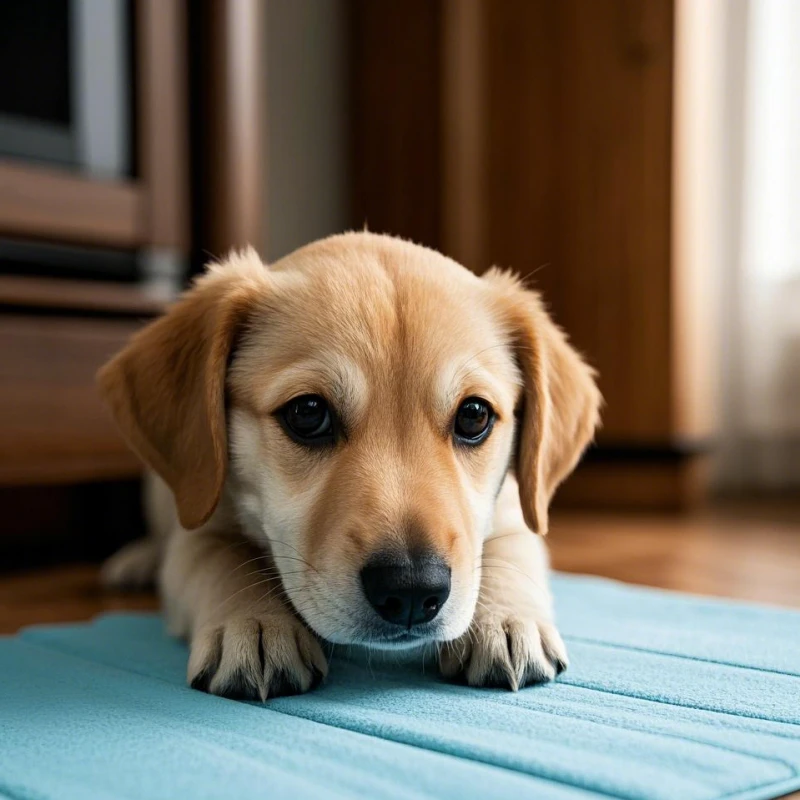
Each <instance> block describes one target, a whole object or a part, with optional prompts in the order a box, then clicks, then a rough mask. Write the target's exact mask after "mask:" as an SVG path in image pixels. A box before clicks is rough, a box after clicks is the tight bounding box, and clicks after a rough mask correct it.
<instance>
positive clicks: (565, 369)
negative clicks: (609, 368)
mask: <svg viewBox="0 0 800 800" xmlns="http://www.w3.org/2000/svg"><path fill="white" fill-rule="evenodd" d="M485 279H486V280H487V281H488V282H489V283H491V284H492V285H493V287H494V289H495V290H496V291H497V295H496V298H497V302H498V305H499V309H498V313H499V315H500V317H501V319H503V320H504V323H505V325H507V330H508V336H509V340H510V342H511V345H512V347H513V348H514V351H515V353H516V357H517V363H518V365H519V367H520V370H521V372H522V384H523V386H522V399H521V406H520V409H519V413H520V421H519V425H520V428H519V431H518V439H517V452H516V458H515V472H516V476H517V481H518V483H519V492H520V501H521V504H522V513H523V516H524V517H525V522H526V523H527V525H528V527H529V528H530V529H531V530H532V531H534V532H536V533H540V534H543V535H544V534H546V533H547V527H548V522H547V511H548V507H549V505H550V500H551V498H552V496H553V494H554V493H555V491H556V489H557V488H558V486H559V484H560V483H561V482H562V481H563V480H564V479H565V478H566V477H567V476H568V475H569V474H570V473H571V472H572V470H573V469H574V468H575V465H576V464H577V463H578V460H579V459H580V457H581V455H582V454H583V451H584V450H585V449H586V446H587V445H588V444H589V442H591V440H592V439H593V438H594V434H595V430H596V429H597V427H598V425H599V423H600V407H601V405H602V397H601V395H600V391H599V390H598V388H597V384H596V383H595V379H594V378H595V372H594V370H593V369H592V368H591V367H590V366H589V365H588V364H586V362H585V361H584V360H583V358H582V357H581V356H580V354H579V353H578V352H577V351H576V350H575V349H574V348H573V347H572V346H571V345H570V344H569V342H568V341H567V337H566V336H565V334H564V332H563V331H562V330H561V329H560V328H559V327H558V326H557V325H555V324H554V323H553V321H552V320H551V319H550V316H549V315H548V313H547V311H546V310H545V309H544V307H543V305H542V302H541V299H540V297H539V295H538V294H537V293H535V292H531V291H527V290H525V289H523V288H522V287H521V285H520V282H519V280H518V279H517V278H516V277H515V276H513V275H512V274H509V273H503V272H499V271H497V270H490V271H489V272H488V273H487V274H486V276H485Z"/></svg>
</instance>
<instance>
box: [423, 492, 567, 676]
mask: <svg viewBox="0 0 800 800" xmlns="http://www.w3.org/2000/svg"><path fill="white" fill-rule="evenodd" d="M518 497H519V495H518V493H517V484H516V481H515V480H514V479H513V478H508V479H507V480H506V483H505V485H504V487H503V490H502V491H501V493H500V496H499V497H498V502H497V510H496V512H495V519H494V528H493V530H492V534H491V535H490V537H489V538H488V539H487V541H486V542H485V544H484V547H483V555H482V559H481V586H480V593H479V595H478V604H477V607H476V609H475V616H474V617H473V620H472V624H471V625H470V628H469V630H468V631H467V633H466V634H464V635H463V636H461V637H460V638H459V639H456V640H455V641H453V642H449V643H447V644H446V645H444V646H443V648H442V651H441V654H440V658H439V663H440V667H441V670H442V674H443V675H445V677H451V678H452V677H463V678H464V679H465V680H466V682H467V683H468V684H469V685H470V686H504V687H508V688H510V689H513V690H514V691H516V690H517V689H519V688H522V687H523V686H527V685H528V684H530V683H540V682H543V681H549V680H552V679H553V678H554V677H555V676H556V675H558V674H559V673H561V672H563V670H565V669H566V667H567V653H566V648H565V647H564V642H563V641H562V639H561V636H560V635H559V633H558V630H557V629H556V627H555V625H554V623H553V611H552V598H551V595H550V589H549V582H548V570H549V564H548V558H547V550H546V548H545V545H544V542H543V541H542V539H541V537H540V536H537V535H536V534H534V533H531V531H530V530H529V529H528V528H527V527H526V525H525V522H524V520H523V518H522V511H521V509H520V505H519V499H518Z"/></svg>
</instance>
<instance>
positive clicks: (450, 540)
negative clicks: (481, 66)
mask: <svg viewBox="0 0 800 800" xmlns="http://www.w3.org/2000/svg"><path fill="white" fill-rule="evenodd" d="M100 383H101V386H102V387H103V389H104V390H105V393H106V396H107V399H108V401H109V403H110V405H111V408H112V410H113V411H114V413H115V416H116V418H117V420H118V422H119V424H120V427H121V428H122V430H123V432H124V434H125V435H126V437H127V438H128V440H129V442H130V443H131V445H132V446H133V448H134V449H135V450H136V451H137V452H138V453H139V455H140V456H141V457H142V458H143V459H144V460H145V461H146V462H147V463H148V464H149V465H150V466H151V467H152V468H153V469H154V470H155V471H156V472H158V473H159V474H160V475H161V477H162V478H163V479H164V480H165V481H166V482H167V483H168V484H169V485H170V487H171V488H172V490H173V492H174V495H175V500H176V503H177V507H178V512H179V516H180V520H181V523H182V524H183V526H184V527H186V528H196V527H199V526H201V525H204V524H209V525H214V524H218V519H217V521H215V519H214V518H213V515H214V511H215V508H216V507H217V504H218V503H219V501H220V498H221V497H222V495H223V493H225V496H226V497H227V498H228V499H229V500H230V501H231V502H232V503H233V505H234V507H235V509H236V513H237V515H238V517H239V521H240V523H241V525H242V526H243V528H244V530H245V531H246V533H247V535H248V536H250V537H251V538H254V539H256V540H257V541H258V542H260V543H261V544H262V545H263V546H264V547H265V548H267V549H269V550H270V551H271V553H272V556H273V558H274V561H275V564H276V566H277V568H278V570H279V572H280V575H281V580H282V583H283V587H284V589H285V592H286V594H287V596H288V598H289V600H290V601H291V603H292V604H293V605H294V607H295V609H296V610H297V612H298V613H299V614H300V615H301V616H302V617H303V618H304V619H305V620H306V622H307V623H308V624H309V625H310V626H311V628H313V629H314V630H315V631H317V633H319V634H320V635H321V636H323V637H325V638H327V639H329V640H331V641H334V642H346V643H368V644H371V645H373V646H379V647H380V646H383V647H401V646H409V645H413V644H415V643H419V642H424V641H431V640H448V639H452V638H454V637H456V636H458V635H460V634H461V633H463V632H464V631H465V630H466V628H467V626H468V625H469V622H470V620H471V619H472V616H473V612H474V608H475V603H476V600H477V595H478V587H479V582H480V555H481V548H482V543H483V541H484V539H485V537H486V536H487V535H488V533H489V532H490V528H491V523H492V517H493V512H494V504H495V499H496V497H497V495H498V492H499V490H500V488H501V486H502V484H503V481H504V479H505V477H506V475H507V473H508V471H509V469H511V470H512V471H514V472H515V473H516V475H517V478H518V482H519V487H520V501H521V504H522V509H523V513H524V517H525V520H526V522H527V524H528V526H529V527H530V528H531V530H532V531H534V532H537V533H541V534H544V533H545V532H546V530H547V506H548V503H549V500H550V497H551V496H552V494H553V492H554V491H555V488H556V486H557V485H558V484H559V483H560V482H561V481H562V480H563V479H564V478H565V477H566V476H567V474H568V473H569V472H570V471H571V470H572V468H573V467H574V465H575V463H576V461H577V459H578V458H579V456H580V454H581V452H582V450H583V448H584V447H585V446H586V444H587V442H588V441H589V440H590V438H591V437H592V435H593V432H594V429H595V426H596V424H597V414H598V405H599V400H600V398H599V394H598V392H597V389H596V387H595V384H594V381H593V379H592V373H591V371H590V369H589V368H588V367H587V366H586V365H585V364H584V363H583V361H582V360H581V359H580V357H579V356H578V355H577V353H576V352H575V351H574V350H573V349H572V348H571V347H570V346H569V345H568V343H567V342H566V340H565V338H564V336H563V334H562V333H561V331H560V330H558V328H556V327H555V326H554V325H553V324H552V322H551V321H550V320H549V318H548V316H547V314H546V312H545V311H544V310H543V308H542V306H541V304H540V301H539V299H538V296H537V295H535V294H533V293H530V292H527V291H524V290H523V289H522V288H521V287H520V286H519V284H518V282H517V281H516V280H515V279H514V278H512V277H510V276H508V275H504V274H502V273H498V272H491V273H489V274H488V275H487V276H485V277H484V278H477V277H475V276H474V275H472V274H471V273H469V272H468V271H467V270H465V269H463V268H462V267H460V266H459V265H457V264H455V263H454V262H453V261H450V260H449V259H447V258H445V257H443V256H441V255H439V254H437V253H435V252H432V251H430V250H427V249H425V248H422V247H418V246H415V245H412V244H409V243H406V242H403V241H400V240H396V239H392V238H388V237H381V236H375V235H371V234H366V233H363V234H362V233H359V234H346V235H343V236H337V237H333V238H331V239H327V240H324V241H322V242H318V243H316V244H313V245H310V246H309V247H306V248H303V249H302V250H299V251H297V252H296V253H293V254H292V255H290V256H288V257H287V258H285V259H283V260H282V261H280V262H278V263H276V264H275V265H273V266H272V267H271V268H267V267H266V266H264V265H263V264H262V263H261V262H260V261H259V260H258V257H257V256H256V255H255V253H253V252H246V253H243V254H240V255H234V256H232V257H231V258H230V259H229V260H228V261H227V262H226V263H224V264H220V265H215V266H212V267H211V269H210V271H209V272H208V273H207V274H206V275H205V276H204V277H203V278H201V279H200V280H199V281H198V282H197V283H196V284H195V286H194V288H192V289H191V290H190V291H189V292H188V293H187V294H186V295H185V296H184V298H183V299H182V300H181V301H180V302H179V303H177V304H176V305H175V306H174V307H173V308H172V310H171V311H169V313H167V315H166V316H164V317H163V318H162V319H160V320H158V321H157V322H155V323H154V324H152V325H151V326H149V327H148V328H146V329H145V330H143V331H142V332H141V333H140V334H139V335H138V336H137V337H135V338H134V339H133V341H132V342H131V344H130V345H129V346H128V347H127V348H126V349H125V350H124V351H123V352H122V353H121V354H120V355H118V356H117V357H116V358H115V359H114V360H113V361H112V362H111V363H110V364H109V365H107V366H106V367H105V368H104V369H103V371H102V372H101V375H100ZM218 517H219V515H217V518H218Z"/></svg>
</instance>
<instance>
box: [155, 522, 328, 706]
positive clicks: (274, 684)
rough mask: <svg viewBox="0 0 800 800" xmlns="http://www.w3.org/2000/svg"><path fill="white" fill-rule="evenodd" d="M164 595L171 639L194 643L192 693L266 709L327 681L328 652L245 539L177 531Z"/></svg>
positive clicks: (190, 667)
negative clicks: (271, 701) (272, 701)
mask: <svg viewBox="0 0 800 800" xmlns="http://www.w3.org/2000/svg"><path fill="white" fill-rule="evenodd" d="M162 594H163V599H164V606H165V611H166V613H167V619H168V622H169V624H170V627H171V629H172V631H173V632H174V633H176V634H179V635H182V636H185V637H187V638H188V639H189V644H190V656H189V665H188V674H187V677H188V682H189V684H190V685H191V686H192V688H195V689H200V690H202V691H206V692H210V693H211V694H218V695H224V696H226V697H237V698H242V699H252V700H255V699H260V700H262V701H264V700H266V699H267V697H274V696H277V695H283V694H297V693H299V692H306V691H308V690H309V689H311V688H313V687H314V686H315V685H316V684H317V683H318V682H319V681H320V679H321V678H323V677H324V676H325V674H326V673H327V663H326V661H325V656H324V654H323V652H322V648H321V647H320V645H319V642H318V641H317V639H316V637H315V636H314V634H313V633H311V632H310V631H309V630H308V628H307V627H306V626H305V625H304V624H303V622H302V621H301V620H300V619H299V618H298V616H297V614H296V613H295V612H294V610H293V609H292V607H291V606H290V605H289V603H288V601H287V600H286V599H285V598H284V595H283V591H282V587H281V583H280V578H279V577H278V576H277V574H276V572H275V568H274V567H273V566H272V564H271V562H270V561H269V560H268V559H267V558H266V556H265V555H264V553H263V552H262V551H259V550H258V548H256V547H255V546H254V545H252V544H251V543H249V542H247V541H246V540H245V539H244V538H242V537H239V536H236V535H231V534H227V533H225V534H223V533H221V532H219V531H215V530H209V529H200V530H197V531H184V530H182V529H180V530H178V531H176V532H175V533H174V534H173V535H172V537H171V538H170V540H169V543H168V545H167V552H166V555H165V561H164V569H163V572H162Z"/></svg>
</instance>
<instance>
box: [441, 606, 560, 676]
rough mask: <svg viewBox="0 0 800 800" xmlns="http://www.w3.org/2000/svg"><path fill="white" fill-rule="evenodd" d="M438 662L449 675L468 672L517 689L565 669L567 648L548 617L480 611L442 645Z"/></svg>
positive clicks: (467, 674) (446, 674)
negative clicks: (467, 626)
mask: <svg viewBox="0 0 800 800" xmlns="http://www.w3.org/2000/svg"><path fill="white" fill-rule="evenodd" d="M439 667H440V669H441V671H442V675H444V676H445V677H446V678H463V679H464V680H466V682H467V683H468V684H469V685H470V686H499V687H503V688H509V689H512V690H513V691H517V689H521V688H522V687H524V686H527V685H528V684H531V683H544V682H545V681H551V680H553V678H555V677H556V676H557V675H559V674H560V673H562V672H563V671H564V670H565V669H566V668H567V650H566V648H565V646H564V642H563V641H562V639H561V636H560V635H559V633H558V631H557V630H556V628H555V626H554V625H553V624H552V623H551V622H549V621H539V622H537V621H536V620H535V619H532V618H524V617H517V616H514V615H509V614H503V613H495V614H491V613H490V614H481V615H480V616H479V617H476V618H475V620H473V622H472V625H471V626H470V628H469V630H468V631H467V632H466V633H465V634H464V635H463V636H461V637H460V638H458V639H456V640H455V641H452V642H447V643H446V644H445V645H443V647H442V649H441V651H440V653H439Z"/></svg>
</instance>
